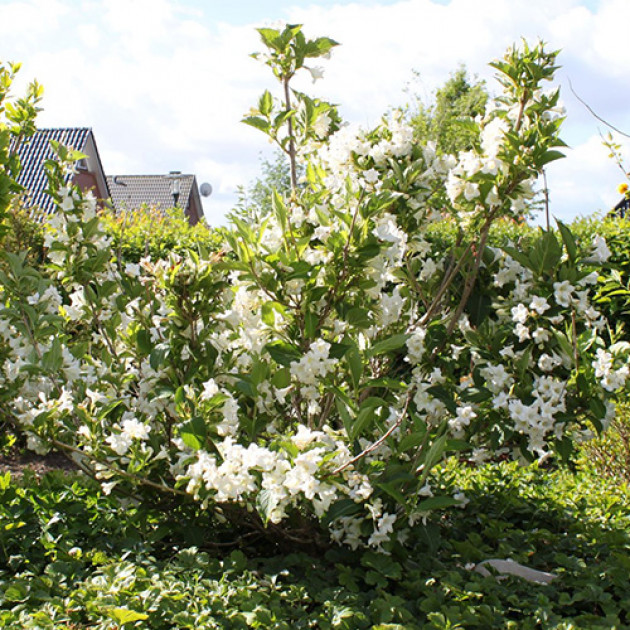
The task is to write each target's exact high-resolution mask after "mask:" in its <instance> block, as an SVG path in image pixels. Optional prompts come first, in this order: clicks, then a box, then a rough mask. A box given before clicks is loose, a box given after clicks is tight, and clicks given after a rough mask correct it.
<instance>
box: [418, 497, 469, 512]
mask: <svg viewBox="0 0 630 630" xmlns="http://www.w3.org/2000/svg"><path fill="white" fill-rule="evenodd" d="M459 504H460V501H458V500H457V499H454V498H453V497H430V498H428V499H424V500H423V501H420V503H418V506H417V510H418V511H419V512H430V511H431V510H442V509H444V508H448V507H453V506H454V505H459Z"/></svg>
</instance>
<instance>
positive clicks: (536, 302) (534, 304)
mask: <svg viewBox="0 0 630 630" xmlns="http://www.w3.org/2000/svg"><path fill="white" fill-rule="evenodd" d="M529 308H531V309H532V310H533V311H536V312H537V313H538V314H539V315H542V314H543V313H544V312H545V311H546V310H548V309H549V308H550V306H549V304H547V300H546V299H545V298H544V297H539V296H537V295H536V296H534V297H533V298H532V301H531V303H530V305H529Z"/></svg>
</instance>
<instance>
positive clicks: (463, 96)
mask: <svg viewBox="0 0 630 630" xmlns="http://www.w3.org/2000/svg"><path fill="white" fill-rule="evenodd" d="M487 101H488V92H487V89H486V86H485V82H484V81H474V82H472V83H471V81H470V80H469V78H468V74H467V72H466V68H465V67H463V66H460V67H459V68H458V69H457V70H456V71H455V72H454V73H453V74H452V75H451V77H450V78H449V79H448V80H447V81H446V83H445V84H444V85H443V86H442V87H441V88H439V89H438V90H437V92H436V93H435V98H434V102H433V103H432V104H431V105H428V106H427V105H424V104H423V103H422V102H420V101H418V104H417V107H416V111H411V112H410V121H411V124H412V125H413V128H414V131H415V135H416V138H417V140H418V142H419V143H420V144H426V143H427V142H435V145H436V151H437V152H438V153H439V154H453V155H455V154H457V153H458V152H459V151H469V150H470V149H472V148H473V146H475V144H477V143H478V142H479V131H478V129H477V128H476V126H474V125H471V122H472V121H473V120H474V119H475V118H477V117H478V116H483V115H484V113H485V110H486V103H487Z"/></svg>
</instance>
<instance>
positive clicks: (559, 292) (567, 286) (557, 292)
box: [553, 280, 575, 306]
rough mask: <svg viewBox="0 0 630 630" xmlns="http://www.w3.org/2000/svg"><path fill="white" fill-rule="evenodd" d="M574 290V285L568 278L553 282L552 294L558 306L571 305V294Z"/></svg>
mask: <svg viewBox="0 0 630 630" xmlns="http://www.w3.org/2000/svg"><path fill="white" fill-rule="evenodd" d="M574 290H575V287H574V286H573V285H572V284H571V283H570V282H569V281H568V280H563V281H562V282H554V283H553V296H554V298H555V299H556V302H557V303H558V304H559V305H560V306H570V305H571V294H572V293H573V291H574Z"/></svg>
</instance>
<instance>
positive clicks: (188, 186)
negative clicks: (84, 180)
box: [107, 171, 203, 225]
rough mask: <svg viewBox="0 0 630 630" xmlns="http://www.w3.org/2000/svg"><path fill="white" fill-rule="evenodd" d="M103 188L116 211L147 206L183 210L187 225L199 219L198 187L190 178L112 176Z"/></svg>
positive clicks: (200, 207)
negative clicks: (105, 187) (107, 188)
mask: <svg viewBox="0 0 630 630" xmlns="http://www.w3.org/2000/svg"><path fill="white" fill-rule="evenodd" d="M107 184H108V186H109V191H110V195H111V200H112V203H113V205H114V208H115V209H116V210H117V211H121V210H134V209H136V208H139V207H141V206H142V205H145V204H146V205H149V206H153V207H156V208H159V209H161V210H167V209H168V208H172V207H174V206H178V207H180V208H183V209H184V213H185V214H186V216H187V217H188V221H189V222H190V224H191V225H194V224H195V223H197V222H198V221H199V220H200V219H201V217H202V216H203V209H202V206H201V197H200V196H199V187H198V186H197V179H196V178H195V176H194V175H185V174H182V173H179V172H177V171H173V172H171V173H169V174H168V175H113V176H108V177H107Z"/></svg>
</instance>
